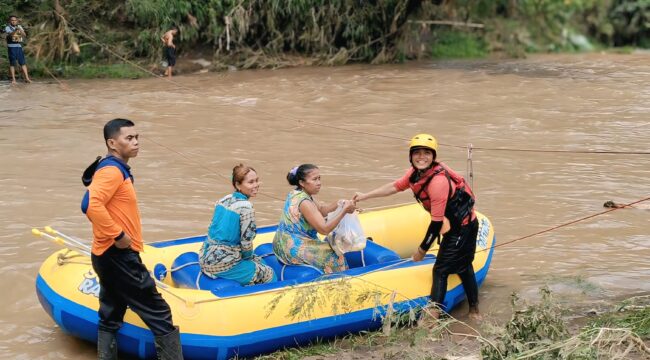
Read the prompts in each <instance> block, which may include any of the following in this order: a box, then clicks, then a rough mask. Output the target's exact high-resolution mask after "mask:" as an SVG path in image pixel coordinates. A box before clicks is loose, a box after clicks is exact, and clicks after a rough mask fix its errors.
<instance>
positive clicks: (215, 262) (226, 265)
mask: <svg viewBox="0 0 650 360" xmlns="http://www.w3.org/2000/svg"><path fill="white" fill-rule="evenodd" d="M232 186H233V188H234V190H235V191H234V192H233V193H232V194H228V195H226V196H224V197H223V198H222V199H221V200H219V201H218V202H217V205H216V207H215V209H214V215H213V217H212V223H211V224H210V227H209V228H208V236H207V238H206V239H205V241H204V242H203V245H202V247H201V250H200V252H199V264H200V265H201V271H202V272H203V273H204V274H205V275H207V276H209V277H211V278H214V279H216V278H223V279H230V280H234V281H237V282H239V283H240V284H242V285H253V284H263V283H268V282H272V281H275V280H276V276H275V273H274V272H273V269H272V268H271V267H270V266H268V265H266V264H264V262H263V261H262V259H261V258H259V257H257V256H255V255H253V239H255V235H257V226H256V224H255V212H254V210H253V205H252V204H251V202H250V199H251V198H253V197H255V196H256V195H257V192H258V190H259V187H260V181H259V177H258V176H257V172H255V169H253V168H252V167H250V166H246V165H244V164H239V165H237V166H235V167H234V168H233V169H232Z"/></svg>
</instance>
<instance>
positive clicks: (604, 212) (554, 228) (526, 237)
mask: <svg viewBox="0 0 650 360" xmlns="http://www.w3.org/2000/svg"><path fill="white" fill-rule="evenodd" d="M648 200H650V197H647V198H645V199H641V200H637V201H634V202H631V203H629V204H625V207H628V206H632V205H636V204H639V203H642V202H644V201H648ZM619 209H620V208H611V209H608V210H605V211H601V212H599V213H596V214H591V215H588V216H584V217H581V218H579V219H576V220H572V221H569V222H566V223H563V224H560V225H556V226H553V227H550V228H548V229H545V230H541V231H538V232H536V233H532V234H529V235H526V236H522V237H519V238H516V239H514V240H510V241H506V242H504V243H500V244H498V245H495V246H492V247H490V248H487V249H483V250H480V251H477V252H476V253H480V252H484V251H488V250H490V249H493V248H498V247H501V246H505V245H509V244H512V243H515V242H517V241H521V240H524V239H528V238H531V237H533V236H537V235H541V234H544V233H548V232H551V231H553V230H557V229H559V228H563V227H566V226H569V225H573V224H576V223H579V222H581V221H584V220H588V219H591V218H595V217H597V216H600V215H604V214H607V213H610V212H612V211H616V210H619Z"/></svg>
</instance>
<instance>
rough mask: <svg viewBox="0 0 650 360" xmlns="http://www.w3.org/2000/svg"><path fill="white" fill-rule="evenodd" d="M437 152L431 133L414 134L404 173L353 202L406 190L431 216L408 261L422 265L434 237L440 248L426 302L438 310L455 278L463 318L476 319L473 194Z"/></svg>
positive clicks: (437, 315) (433, 314) (475, 225)
mask: <svg viewBox="0 0 650 360" xmlns="http://www.w3.org/2000/svg"><path fill="white" fill-rule="evenodd" d="M437 153H438V142H437V141H436V139H435V138H434V137H433V136H432V135H429V134H418V135H415V136H414V137H413V138H412V139H411V143H410V145H409V162H410V163H411V167H410V168H409V169H408V170H407V172H406V174H404V176H402V177H401V178H399V179H397V180H396V181H394V182H389V183H387V184H385V185H383V186H380V187H379V188H377V189H374V190H372V191H369V192H367V193H356V195H355V196H354V198H353V200H354V201H355V202H357V201H363V200H367V199H372V198H377V197H384V196H389V195H393V194H397V193H398V192H401V191H404V190H406V189H409V188H410V189H411V190H412V191H413V195H414V196H415V200H417V202H419V203H420V204H421V205H422V207H424V209H425V210H426V211H427V212H428V213H430V216H431V222H430V224H429V227H428V229H427V232H426V234H425V236H424V239H423V240H422V243H421V244H420V246H418V248H417V249H416V251H415V253H414V254H413V261H422V259H424V256H425V255H426V253H427V251H429V249H430V248H431V247H432V246H433V243H434V242H435V241H436V239H438V244H440V249H439V250H438V254H437V257H436V262H435V264H434V265H433V284H432V286H431V302H432V303H433V304H434V305H436V306H437V307H438V308H442V304H443V302H444V300H445V295H446V294H447V278H448V277H449V275H451V274H458V276H459V277H460V280H461V282H462V283H463V288H464V289H465V294H466V295H467V302H468V303H469V315H470V317H471V318H473V319H475V320H480V318H481V317H480V315H479V310H478V284H477V283H476V275H475V274H474V267H473V265H472V261H474V253H475V252H476V236H477V235H478V220H477V218H476V214H475V213H474V194H473V193H472V189H470V187H469V184H467V183H466V182H465V179H463V177H462V176H460V175H459V174H457V173H456V172H455V171H453V170H452V169H451V168H449V167H448V166H447V165H445V164H444V163H442V162H438V161H436V156H437ZM440 237H442V242H441V241H440ZM443 310H444V309H443ZM432 316H433V317H434V318H436V319H437V318H439V316H440V312H439V310H437V309H436V310H433V312H432Z"/></svg>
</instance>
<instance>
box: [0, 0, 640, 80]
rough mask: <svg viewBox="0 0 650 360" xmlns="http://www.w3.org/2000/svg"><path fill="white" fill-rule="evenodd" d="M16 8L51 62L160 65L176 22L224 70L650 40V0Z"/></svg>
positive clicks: (135, 2) (3, 10)
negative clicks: (167, 35) (167, 32)
mask: <svg viewBox="0 0 650 360" xmlns="http://www.w3.org/2000/svg"><path fill="white" fill-rule="evenodd" d="M11 13H15V14H16V15H18V16H20V17H21V18H22V19H23V22H22V23H23V25H25V26H26V28H27V30H28V35H29V36H28V40H27V41H28V43H27V47H26V52H27V54H28V57H29V58H30V59H34V60H35V61H36V62H37V63H40V64H41V65H42V66H48V67H52V66H53V65H56V66H59V67H62V66H65V65H72V66H78V65H81V64H87V63H95V64H104V65H111V64H113V63H122V62H123V61H122V60H120V59H119V57H117V56H115V55H114V54H113V53H116V54H119V56H121V57H124V58H127V59H131V60H135V61H138V62H140V63H143V64H149V65H151V64H155V63H157V62H158V61H159V60H160V59H161V55H162V44H161V41H160V36H161V35H162V33H163V32H164V31H165V30H166V29H168V28H169V27H170V26H172V25H178V26H179V27H180V29H181V34H180V39H178V43H179V52H180V53H181V54H182V53H183V51H186V52H201V53H203V54H208V57H210V54H211V55H212V60H213V63H214V64H215V65H214V67H215V68H225V67H227V66H236V67H239V68H250V67H280V66H287V65H298V64H325V65H337V64H344V63H347V62H349V61H355V62H369V63H383V62H395V61H402V60H405V59H408V58H415V57H421V56H426V57H438V58H440V57H444V58H448V57H477V56H484V55H485V54H487V53H495V52H496V53H499V52H503V53H505V54H507V55H508V56H524V54H525V53H526V52H547V51H567V50H568V51H573V50H590V49H592V48H593V47H594V46H595V47H598V46H638V47H650V1H648V0H455V1H448V0H438V1H417V0H376V1H359V0H334V1H329V2H324V1H321V0H291V1H289V0H117V1H112V2H106V1H99V0H39V1H29V0H0V16H2V19H6V18H7V16H8V15H9V14H11ZM422 21H452V22H456V23H464V22H474V23H480V24H483V25H484V27H483V28H478V29H477V28H473V27H467V26H462V25H461V26H448V25H440V24H433V25H431V24H427V25H423V24H422ZM3 22H6V20H5V21H3ZM414 39H416V40H417V41H418V42H419V43H418V44H414ZM409 43H412V44H410V45H409V46H407V45H406V44H409ZM422 44H424V45H422ZM411 45H412V46H411ZM109 50H110V51H109ZM423 51H425V52H426V53H424V54H423V53H422V52H423ZM30 61H32V60H30ZM58 64H63V65H58Z"/></svg>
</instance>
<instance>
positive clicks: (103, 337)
mask: <svg viewBox="0 0 650 360" xmlns="http://www.w3.org/2000/svg"><path fill="white" fill-rule="evenodd" d="M97 359H99V360H117V341H116V340H115V333H112V332H110V331H103V330H99V332H98V333H97Z"/></svg>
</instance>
